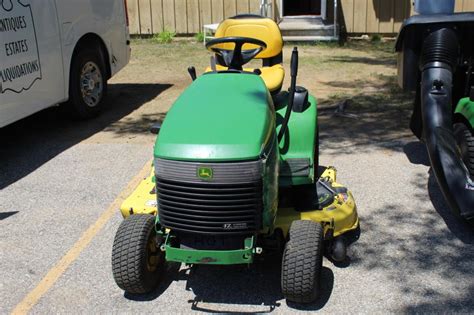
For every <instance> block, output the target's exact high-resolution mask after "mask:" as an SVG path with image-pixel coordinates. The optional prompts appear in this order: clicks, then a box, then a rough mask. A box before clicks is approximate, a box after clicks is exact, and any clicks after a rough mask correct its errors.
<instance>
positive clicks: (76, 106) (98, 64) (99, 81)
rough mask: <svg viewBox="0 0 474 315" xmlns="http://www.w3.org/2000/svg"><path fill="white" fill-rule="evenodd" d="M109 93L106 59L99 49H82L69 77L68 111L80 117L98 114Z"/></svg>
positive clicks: (72, 64)
mask: <svg viewBox="0 0 474 315" xmlns="http://www.w3.org/2000/svg"><path fill="white" fill-rule="evenodd" d="M106 94H107V76H106V68H105V63H104V60H103V58H102V56H101V54H100V52H99V50H98V49H93V48H87V49H81V50H80V51H79V52H78V53H77V54H75V56H74V57H73V60H72V63H71V73H70V79H69V101H68V102H67V103H66V104H65V107H66V109H67V111H68V113H69V114H70V115H71V116H72V117H74V118H79V119H85V118H90V117H94V116H96V115H97V114H98V113H99V112H100V111H101V109H102V107H103V103H104V98H105V96H106Z"/></svg>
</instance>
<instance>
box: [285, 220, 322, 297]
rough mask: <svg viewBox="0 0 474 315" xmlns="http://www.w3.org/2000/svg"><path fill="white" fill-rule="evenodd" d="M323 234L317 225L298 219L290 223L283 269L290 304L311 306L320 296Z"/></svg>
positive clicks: (320, 226)
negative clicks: (309, 304) (307, 304)
mask: <svg viewBox="0 0 474 315" xmlns="http://www.w3.org/2000/svg"><path fill="white" fill-rule="evenodd" d="M323 234H324V230H323V227H322V225H321V224H319V223H317V222H313V221H307V220H298V221H293V223H292V224H291V226H290V231H289V235H290V239H289V241H288V242H287V243H286V246H285V250H284V252H283V261H282V270H281V288H282V291H283V295H284V296H285V298H286V299H287V300H288V301H291V302H296V303H311V302H313V301H314V300H316V299H317V298H318V296H319V295H320V282H321V270H322V268H323Z"/></svg>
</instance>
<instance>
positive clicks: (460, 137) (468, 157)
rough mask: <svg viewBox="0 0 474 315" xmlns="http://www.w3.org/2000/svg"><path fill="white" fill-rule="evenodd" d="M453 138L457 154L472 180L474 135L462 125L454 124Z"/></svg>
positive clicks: (473, 170)
mask: <svg viewBox="0 0 474 315" xmlns="http://www.w3.org/2000/svg"><path fill="white" fill-rule="evenodd" d="M454 137H455V139H456V144H457V145H458V148H459V151H460V152H459V153H460V156H461V158H462V160H463V161H464V164H466V167H467V169H468V170H469V173H470V174H471V178H472V179H474V135H473V134H472V132H471V130H470V129H469V128H468V127H467V126H466V125H465V124H463V123H456V124H454Z"/></svg>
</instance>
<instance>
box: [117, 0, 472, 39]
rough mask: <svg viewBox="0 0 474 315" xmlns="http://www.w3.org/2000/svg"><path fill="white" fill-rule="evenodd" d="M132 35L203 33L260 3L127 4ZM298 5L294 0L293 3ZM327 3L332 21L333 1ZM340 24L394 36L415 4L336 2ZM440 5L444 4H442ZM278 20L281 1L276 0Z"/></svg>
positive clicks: (461, 4) (145, 0) (467, 6)
mask: <svg viewBox="0 0 474 315" xmlns="http://www.w3.org/2000/svg"><path fill="white" fill-rule="evenodd" d="M126 1H127V6H128V12H129V19H130V33H131V34H155V33H159V32H162V31H163V30H169V31H174V32H176V33H178V34H194V33H198V32H200V31H202V25H204V24H212V23H218V22H220V21H221V20H222V19H223V18H225V17H229V16H233V15H236V14H242V13H259V11H260V0H126ZM293 1H295V0H293ZM326 1H328V4H327V7H328V18H329V19H332V16H333V14H332V13H333V12H332V7H333V0H326ZM337 1H338V3H339V20H340V23H341V25H342V27H343V28H345V30H346V31H347V32H348V33H358V34H368V33H381V34H395V33H397V32H398V30H399V29H400V26H401V23H402V22H403V20H404V19H405V18H407V17H408V16H410V15H412V14H413V8H412V5H411V3H412V0H337ZM440 1H441V0H440ZM273 3H274V6H273V7H274V9H275V10H274V12H275V13H274V15H275V16H278V15H279V14H278V10H279V3H280V0H273ZM456 11H457V12H461V11H474V0H456Z"/></svg>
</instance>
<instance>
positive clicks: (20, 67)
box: [0, 0, 130, 127]
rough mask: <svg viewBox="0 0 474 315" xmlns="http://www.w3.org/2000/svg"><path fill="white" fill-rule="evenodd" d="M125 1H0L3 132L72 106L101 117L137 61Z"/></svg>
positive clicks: (0, 115) (0, 122)
mask: <svg viewBox="0 0 474 315" xmlns="http://www.w3.org/2000/svg"><path fill="white" fill-rule="evenodd" d="M125 1H126V0H41V1H39V0H0V127H3V126H6V125H8V124H10V123H12V122H14V121H16V120H19V119H21V118H24V117H26V116H28V115H31V114H33V113H35V112H37V111H40V110H42V109H44V108H46V107H50V106H54V105H57V104H59V103H63V102H66V101H67V103H65V104H64V106H65V108H66V109H67V111H68V112H70V113H71V114H73V115H75V116H77V117H79V118H87V117H91V116H94V115H95V114H97V113H98V112H99V111H100V109H101V107H102V104H103V99H104V96H105V95H106V93H107V80H108V79H109V78H111V77H112V76H113V75H114V74H116V73H117V72H118V71H119V70H120V69H122V68H123V67H124V66H125V65H126V64H127V63H128V61H129V59H130V36H129V32H128V16H127V8H126V2H125Z"/></svg>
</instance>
